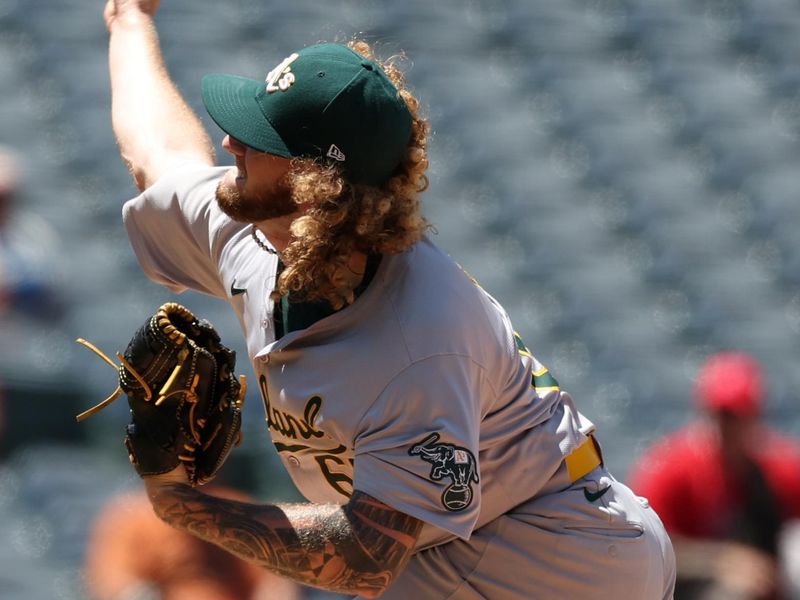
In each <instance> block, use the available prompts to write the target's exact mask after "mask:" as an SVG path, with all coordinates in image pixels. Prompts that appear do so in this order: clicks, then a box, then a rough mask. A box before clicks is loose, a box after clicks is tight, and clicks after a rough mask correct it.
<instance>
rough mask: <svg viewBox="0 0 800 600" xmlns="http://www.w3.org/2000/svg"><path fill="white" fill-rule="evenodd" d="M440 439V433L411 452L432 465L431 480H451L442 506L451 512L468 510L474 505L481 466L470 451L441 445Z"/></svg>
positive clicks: (443, 494) (414, 447) (413, 447)
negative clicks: (475, 489) (446, 478)
mask: <svg viewBox="0 0 800 600" xmlns="http://www.w3.org/2000/svg"><path fill="white" fill-rule="evenodd" d="M440 437H441V436H440V435H439V434H438V433H431V434H430V435H428V436H427V437H426V438H425V439H424V440H422V441H421V442H419V443H417V444H414V445H413V446H412V447H411V448H410V449H409V451H408V453H409V454H410V455H411V456H419V457H420V458H421V459H422V460H424V461H426V462H429V463H431V465H432V467H431V474H430V478H431V479H432V480H433V481H441V480H442V479H444V478H445V477H449V478H450V485H448V486H447V488H445V490H444V492H442V505H443V506H444V507H445V508H446V509H447V510H450V511H459V510H464V509H465V508H467V507H468V506H469V505H470V503H471V502H472V495H473V494H472V484H473V483H479V481H478V464H477V462H476V461H475V456H474V455H473V454H472V452H470V451H469V450H467V449H466V448H462V447H460V446H454V445H453V444H437V442H438V441H439V439H440Z"/></svg>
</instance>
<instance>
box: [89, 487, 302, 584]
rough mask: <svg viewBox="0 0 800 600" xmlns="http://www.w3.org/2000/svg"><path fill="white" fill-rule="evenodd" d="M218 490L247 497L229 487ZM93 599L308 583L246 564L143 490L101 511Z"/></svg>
mask: <svg viewBox="0 0 800 600" xmlns="http://www.w3.org/2000/svg"><path fill="white" fill-rule="evenodd" d="M210 493H213V494H215V495H218V496H222V497H225V498H231V499H236V500H247V498H246V497H245V496H244V495H243V494H241V493H238V492H235V491H233V490H231V489H229V488H221V487H216V488H211V492H210ZM86 582H87V591H88V593H89V597H90V598H91V599H92V600H299V599H300V598H301V597H302V591H301V589H302V588H301V587H300V586H298V585H297V584H295V583H293V582H292V581H289V580H288V579H284V578H282V577H279V576H278V575H274V574H272V573H271V572H269V571H266V570H264V569H261V568H259V567H257V566H255V565H252V564H249V563H246V562H244V561H242V560H241V559H239V558H237V557H235V556H234V555H233V554H231V553H229V552H226V551H225V550H222V549H220V548H218V547H217V546H214V545H213V544H209V543H208V542H204V541H202V540H200V539H198V538H196V537H194V536H192V535H189V534H188V533H184V532H181V531H178V530H177V529H173V528H172V527H170V526H169V525H167V524H165V523H164V522H162V521H161V520H160V519H158V517H156V516H155V514H154V513H153V509H152V507H151V505H150V502H149V501H148V499H147V497H146V495H145V493H144V492H131V493H126V494H123V495H121V496H119V497H116V498H113V499H112V500H111V501H110V502H109V503H108V504H107V505H106V507H105V509H104V510H103V511H102V512H101V513H100V514H99V515H98V517H97V519H96V520H95V523H94V526H93V528H92V532H91V536H90V539H89V544H88V547H87V555H86Z"/></svg>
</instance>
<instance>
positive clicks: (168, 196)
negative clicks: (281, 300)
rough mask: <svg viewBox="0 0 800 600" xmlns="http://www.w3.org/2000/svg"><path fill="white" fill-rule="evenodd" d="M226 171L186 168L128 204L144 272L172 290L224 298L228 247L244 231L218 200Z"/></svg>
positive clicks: (128, 225) (127, 219)
mask: <svg viewBox="0 0 800 600" xmlns="http://www.w3.org/2000/svg"><path fill="white" fill-rule="evenodd" d="M226 169H227V168H219V167H217V168H214V167H205V166H202V165H184V166H183V167H182V168H180V169H178V170H176V171H173V172H171V173H169V174H167V175H165V176H164V177H162V178H160V179H159V180H158V181H157V182H156V183H155V184H153V185H152V186H151V187H149V188H148V189H146V190H145V191H144V192H142V193H141V194H140V195H139V196H137V197H136V198H133V199H132V200H129V201H128V202H126V203H125V205H124V206H123V209H122V216H123V222H124V223H125V228H126V230H127V232H128V238H129V240H130V243H131V246H132V248H133V251H134V253H135V254H136V258H137V260H138V261H139V264H140V265H141V267H142V270H143V271H144V273H145V274H146V275H147V276H148V277H149V278H150V279H152V280H153V281H155V282H156V283H159V284H161V285H164V286H166V287H167V288H169V289H170V290H172V291H174V292H183V291H185V290H187V289H191V290H195V291H198V292H202V293H205V294H209V295H211V296H217V297H220V298H224V297H225V295H226V292H225V287H224V285H223V283H222V279H221V277H220V260H221V256H222V252H223V248H224V246H225V243H226V241H227V240H228V239H230V237H231V236H232V235H233V234H235V233H236V232H238V231H240V230H241V228H242V227H243V226H242V225H241V224H240V223H235V222H234V221H232V220H231V219H230V218H229V217H228V216H227V215H225V214H224V213H223V212H222V211H221V210H220V208H219V207H218V205H217V203H216V200H215V192H216V186H217V183H218V181H219V179H220V177H221V176H222V174H223V173H224V172H225V171H226Z"/></svg>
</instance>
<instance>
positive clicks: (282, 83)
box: [266, 52, 300, 94]
mask: <svg viewBox="0 0 800 600" xmlns="http://www.w3.org/2000/svg"><path fill="white" fill-rule="evenodd" d="M298 58H300V55H299V54H297V52H295V53H294V54H292V55H291V56H287V57H286V58H284V59H283V62H282V63H281V64H279V65H278V66H277V67H275V68H274V69H272V71H270V72H269V73H268V74H267V79H266V82H267V93H268V94H271V93H272V92H285V91H286V90H288V89H289V88H290V87H291V86H292V84H293V83H294V73H292V68H291V64H292V63H293V62H294V61H296V60H297V59H298Z"/></svg>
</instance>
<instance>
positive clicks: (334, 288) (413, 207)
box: [275, 40, 430, 309]
mask: <svg viewBox="0 0 800 600" xmlns="http://www.w3.org/2000/svg"><path fill="white" fill-rule="evenodd" d="M347 45H348V46H349V47H350V48H351V49H352V50H354V51H355V52H358V53H359V54H361V55H362V56H364V57H366V58H369V59H371V60H373V61H375V62H376V63H377V64H379V65H380V66H381V68H383V70H384V71H385V72H386V74H387V75H388V77H389V79H391V81H392V83H393V84H394V86H395V87H396V88H397V90H398V92H399V94H400V96H401V97H402V98H403V100H404V101H405V103H406V105H407V106H408V109H409V111H410V113H411V116H412V132H411V139H410V141H409V143H408V148H407V151H406V154H405V157H404V159H403V161H402V163H401V164H400V165H399V167H398V169H397V171H396V172H395V174H394V175H393V176H391V177H390V178H389V179H388V181H386V182H385V183H384V184H382V185H381V186H369V185H355V184H351V183H349V182H348V181H347V180H346V179H345V178H344V177H343V176H342V174H341V172H340V171H339V170H338V169H337V167H335V166H333V165H329V164H324V163H321V162H318V161H314V160H312V159H302V158H301V159H294V160H293V161H292V167H291V169H290V172H289V174H288V176H287V186H288V189H289V190H290V191H291V195H292V200H294V202H296V203H297V205H298V207H299V208H300V209H301V210H302V211H303V212H304V214H303V215H302V216H301V217H298V218H297V219H296V220H295V221H294V222H293V223H292V225H291V240H290V242H289V245H288V246H287V247H286V249H285V250H284V251H283V252H282V255H281V258H282V261H283V264H284V266H285V268H284V269H283V271H282V273H281V275H280V277H279V278H278V284H277V288H276V292H275V293H276V295H277V296H282V295H284V294H290V298H291V299H292V300H306V301H316V300H326V301H328V302H329V303H330V304H331V305H332V306H333V307H334V308H335V309H339V308H341V307H342V306H344V305H346V304H350V303H352V302H353V301H354V299H355V297H354V285H353V283H352V277H350V276H349V275H350V274H351V273H350V271H349V269H348V264H349V260H350V257H351V255H352V254H353V253H354V252H361V253H364V254H367V255H369V254H399V253H401V252H403V251H405V250H406V249H407V248H409V247H410V246H411V245H412V244H414V243H415V242H417V241H418V240H419V239H420V238H421V237H422V236H423V235H424V233H425V231H426V230H427V229H429V227H430V226H429V224H428V222H427V221H426V220H425V218H424V217H423V216H422V211H421V206H420V202H419V199H418V195H419V193H420V192H423V191H425V189H427V187H428V178H427V177H426V175H425V171H426V169H427V167H428V155H427V141H428V131H429V124H428V121H427V120H426V119H424V118H422V117H421V116H420V114H419V113H420V103H419V101H418V100H417V98H415V97H414V95H413V94H412V93H411V92H409V91H408V90H407V89H406V88H405V79H404V75H403V72H402V71H401V70H400V68H399V67H398V66H397V65H396V64H395V62H394V61H392V60H388V61H381V60H379V59H377V58H376V56H375V54H374V52H373V50H372V48H371V47H370V45H369V44H367V43H366V42H363V41H360V40H355V41H351V42H349V43H348V44H347ZM356 284H357V282H356Z"/></svg>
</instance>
